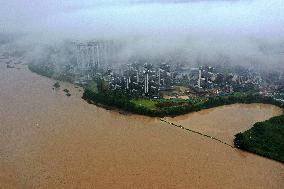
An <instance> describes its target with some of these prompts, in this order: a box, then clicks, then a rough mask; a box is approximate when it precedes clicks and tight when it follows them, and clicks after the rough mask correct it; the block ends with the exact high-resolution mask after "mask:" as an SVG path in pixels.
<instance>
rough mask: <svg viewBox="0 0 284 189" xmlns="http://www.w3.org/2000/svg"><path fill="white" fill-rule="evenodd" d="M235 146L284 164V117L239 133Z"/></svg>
mask: <svg viewBox="0 0 284 189" xmlns="http://www.w3.org/2000/svg"><path fill="white" fill-rule="evenodd" d="M234 143H235V146H237V147H238V148H240V149H242V150H246V151H250V152H253V153H256V154H259V155H261V156H265V157H268V158H271V159H274V160H277V161H281V162H284V115H281V116H277V117H273V118H271V119H269V120H267V121H264V122H258V123H255V124H254V126H253V127H252V128H251V129H249V130H248V131H245V132H244V133H238V134H237V135H236V138H235V140H234Z"/></svg>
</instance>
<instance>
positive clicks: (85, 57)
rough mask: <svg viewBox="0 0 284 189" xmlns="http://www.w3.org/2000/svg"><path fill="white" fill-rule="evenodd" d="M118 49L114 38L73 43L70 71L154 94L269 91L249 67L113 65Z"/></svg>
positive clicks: (176, 95)
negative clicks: (73, 61)
mask: <svg viewBox="0 0 284 189" xmlns="http://www.w3.org/2000/svg"><path fill="white" fill-rule="evenodd" d="M118 50H119V47H118V46H117V45H116V44H115V43H114V42H113V41H93V42H87V43H78V44H76V62H77V63H76V66H74V68H73V71H74V73H76V74H78V75H80V77H78V79H77V80H76V82H77V83H82V84H85V83H87V82H88V81H89V80H93V79H95V78H100V79H103V80H104V81H106V82H107V83H108V86H107V87H108V88H109V89H110V90H120V91H124V92H127V93H130V94H134V95H139V96H140V95H141V96H149V97H153V98H160V97H163V98H181V97H182V98H189V97H192V96H212V95H226V94H230V93H233V92H234V91H242V90H253V89H256V90H259V89H260V90H261V92H262V93H265V92H267V91H271V88H270V85H267V82H266V79H265V78H263V76H262V75H261V74H260V73H257V72H255V71H253V70H252V69H245V68H238V69H230V70H226V69H224V68H214V67H212V66H198V67H190V66H185V65H181V64H179V65H177V64H174V63H171V62H163V61H160V62H155V64H152V63H148V62H147V61H145V60H143V61H142V60H139V59H137V60H132V61H131V62H129V63H128V64H126V65H125V64H123V65H122V66H119V67H114V66H113V65H115V64H114V62H115V61H116V58H117V54H118ZM283 75H284V74H283ZM281 77H283V78H279V80H280V81H278V82H280V83H281V79H282V80H283V81H284V76H281ZM274 82H276V81H274ZM276 83H277V82H276ZM277 86H278V85H277Z"/></svg>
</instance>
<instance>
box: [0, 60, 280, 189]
mask: <svg viewBox="0 0 284 189" xmlns="http://www.w3.org/2000/svg"><path fill="white" fill-rule="evenodd" d="M0 66H1V63H0ZM53 84H54V81H53V80H50V79H48V78H44V77H41V76H38V75H36V74H32V73H31V72H30V71H28V70H27V69H26V68H23V69H20V70H18V69H6V68H5V67H1V69H0V88H1V90H0V102H1V106H0V120H1V124H0V128H1V131H3V132H1V137H0V147H1V153H0V157H1V158H0V163H1V164H0V165H1V169H0V188H31V189H33V188H36V189H41V188H51V189H53V188H70V189H72V188H131V189H133V188H212V189H214V188H218V189H227V188H233V189H239V188H258V189H266V188H272V189H282V188H283V186H284V183H283V171H284V166H283V164H281V163H279V162H275V161H271V160H269V159H265V158H262V157H259V156H255V155H253V154H250V153H246V152H242V151H239V150H236V149H232V148H228V147H227V146H225V145H220V144H219V143H217V142H215V141H212V140H210V139H208V138H205V137H204V138H203V137H200V136H198V135H195V134H192V133H189V132H183V131H182V130H180V129H177V128H175V127H169V125H168V124H165V123H162V122H160V120H159V119H156V118H149V117H145V116H139V115H131V116H124V115H121V114H118V113H117V112H113V111H106V110H105V109H102V108H98V107H96V106H92V105H89V104H87V103H85V102H84V101H83V100H82V99H81V98H80V97H81V95H82V93H79V94H78V95H77V94H76V91H78V89H76V88H74V87H72V86H71V85H68V84H66V83H60V84H61V87H62V88H68V89H69V90H70V91H71V93H72V96H71V97H69V98H67V97H66V96H65V94H64V93H63V92H62V90H60V91H53V90H52V89H51V88H52V85H53ZM66 85H68V86H66ZM230 107H233V108H232V109H230V111H229V113H230V114H233V115H235V120H242V124H241V125H239V128H236V127H237V125H235V122H234V121H233V120H231V119H224V117H223V115H224V114H226V112H228V108H224V107H218V108H213V109H208V110H202V111H199V112H195V113H193V114H194V116H195V117H194V121H195V122H194V124H193V125H198V126H199V125H203V123H212V122H214V123H218V124H217V125H220V127H219V128H218V127H215V126H214V125H211V126H212V127H211V129H212V130H218V131H219V132H222V130H223V128H227V130H230V129H234V132H235V130H236V129H237V130H238V132H240V131H243V130H245V129H248V128H250V127H251V122H255V121H256V120H257V121H263V120H265V119H267V118H268V117H273V116H276V115H279V109H278V108H276V107H275V106H270V105H266V106H256V105H246V106H242V105H231V106H230ZM214 112H217V114H216V113H214ZM212 113H214V114H212ZM193 114H188V115H184V116H192V115H193ZM212 117H214V119H213V121H212V119H211V118H212ZM201 121H204V122H203V123H200V122H201ZM221 125H222V126H223V127H221ZM209 126H210V125H209ZM206 132H210V130H209V129H208V131H206ZM228 134H230V133H228ZM230 136H231V135H230Z"/></svg>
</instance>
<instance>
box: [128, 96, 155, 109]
mask: <svg viewBox="0 0 284 189" xmlns="http://www.w3.org/2000/svg"><path fill="white" fill-rule="evenodd" d="M130 102H132V103H133V104H135V105H136V106H138V107H145V108H147V109H150V110H157V108H158V107H157V106H156V105H157V104H158V101H156V100H150V99H141V98H140V99H132V100H130Z"/></svg>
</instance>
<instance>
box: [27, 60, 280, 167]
mask: <svg viewBox="0 0 284 189" xmlns="http://www.w3.org/2000/svg"><path fill="white" fill-rule="evenodd" d="M29 69H30V70H31V71H32V72H35V73H37V74H39V75H43V76H46V77H49V78H53V79H56V80H62V81H67V82H71V83H72V77H71V76H64V75H63V76H64V77H62V76H56V75H54V74H53V73H51V72H49V71H47V72H46V71H44V68H41V67H40V66H34V65H33V64H31V65H29ZM83 87H84V92H83V96H82V99H84V100H86V101H87V102H88V103H90V104H95V105H98V106H101V107H104V108H106V109H118V110H123V111H124V112H129V113H134V114H140V115H145V116H151V117H165V116H171V117H174V116H178V115H182V114H186V113H191V112H197V111H200V110H203V109H209V108H214V107H218V106H223V105H230V104H236V103H242V104H251V103H263V104H272V105H275V106H278V107H280V108H284V104H283V103H281V102H279V101H276V100H274V99H273V98H272V97H264V96H261V95H259V94H257V93H253V92H252V93H243V92H235V93H233V94H230V95H226V96H214V97H195V98H190V99H186V100H185V99H169V100H168V99H150V98H147V97H137V96H131V94H129V93H127V92H123V91H118V90H117V91H110V90H108V89H107V86H106V85H105V83H104V82H103V81H97V82H90V83H89V84H88V85H85V86H83ZM283 136H284V114H283V115H281V116H277V117H273V118H271V119H270V120H267V121H264V122H258V123H255V124H254V126H253V127H252V128H251V129H249V130H247V131H245V132H243V133H238V134H236V135H235V140H234V145H235V147H237V148H239V149H242V150H245V151H249V152H252V153H255V154H258V155H261V156H264V157H267V158H270V159H273V160H277V161H280V162H282V163H283V162H284V150H283V149H284V137H283Z"/></svg>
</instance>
